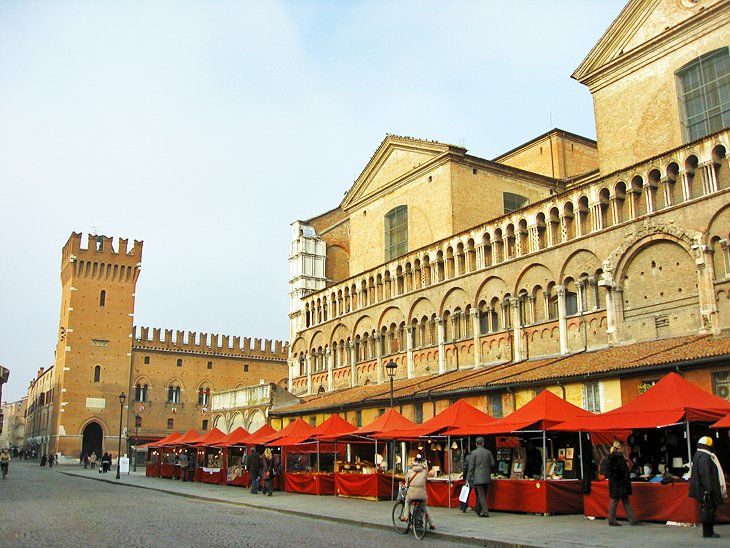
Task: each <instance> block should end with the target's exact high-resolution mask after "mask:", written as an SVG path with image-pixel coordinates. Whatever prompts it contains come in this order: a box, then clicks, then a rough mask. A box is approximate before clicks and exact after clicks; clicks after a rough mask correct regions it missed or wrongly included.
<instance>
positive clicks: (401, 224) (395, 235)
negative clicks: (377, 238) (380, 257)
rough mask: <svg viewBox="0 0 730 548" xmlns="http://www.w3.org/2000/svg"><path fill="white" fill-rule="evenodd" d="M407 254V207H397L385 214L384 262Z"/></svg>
mask: <svg viewBox="0 0 730 548" xmlns="http://www.w3.org/2000/svg"><path fill="white" fill-rule="evenodd" d="M407 252H408V206H404V205H402V206H398V207H395V208H393V209H391V210H390V211H389V212H388V213H386V214H385V260H386V261H390V260H392V259H395V258H397V257H400V256H401V255H405V254H406V253H407Z"/></svg>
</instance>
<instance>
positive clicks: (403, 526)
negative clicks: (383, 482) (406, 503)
mask: <svg viewBox="0 0 730 548" xmlns="http://www.w3.org/2000/svg"><path fill="white" fill-rule="evenodd" d="M402 515H403V501H402V500H400V501H398V502H396V503H395V506H393V529H395V532H396V533H400V534H401V535H405V534H406V533H407V532H408V528H409V527H410V523H408V522H407V521H401V519H400V517H401V516H402Z"/></svg>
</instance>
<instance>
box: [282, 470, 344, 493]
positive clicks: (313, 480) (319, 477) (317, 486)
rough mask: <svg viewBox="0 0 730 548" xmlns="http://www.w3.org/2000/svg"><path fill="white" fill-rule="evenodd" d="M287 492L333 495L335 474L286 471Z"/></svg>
mask: <svg viewBox="0 0 730 548" xmlns="http://www.w3.org/2000/svg"><path fill="white" fill-rule="evenodd" d="M285 485H286V491H287V492H288V493H304V494H308V495H334V494H335V475H334V474H328V473H319V474H314V473H308V472H288V473H287V474H286V476H285Z"/></svg>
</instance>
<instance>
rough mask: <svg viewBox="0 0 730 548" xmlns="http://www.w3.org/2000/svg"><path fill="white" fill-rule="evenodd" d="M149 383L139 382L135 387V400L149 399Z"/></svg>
mask: <svg viewBox="0 0 730 548" xmlns="http://www.w3.org/2000/svg"><path fill="white" fill-rule="evenodd" d="M147 388H148V387H147V385H146V384H145V385H142V384H140V383H137V386H135V387H134V399H135V401H140V402H143V401H147Z"/></svg>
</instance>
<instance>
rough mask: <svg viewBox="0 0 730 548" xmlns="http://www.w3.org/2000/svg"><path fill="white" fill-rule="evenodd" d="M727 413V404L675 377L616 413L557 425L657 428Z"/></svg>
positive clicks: (595, 428)
mask: <svg viewBox="0 0 730 548" xmlns="http://www.w3.org/2000/svg"><path fill="white" fill-rule="evenodd" d="M728 413H730V402H728V401H725V400H723V399H722V398H720V397H718V396H715V395H713V394H710V393H709V392H707V391H705V390H703V389H702V388H700V387H698V386H696V385H694V384H692V383H691V382H689V381H688V380H686V379H684V378H682V377H681V376H680V375H678V374H677V373H669V374H668V375H667V376H666V377H664V378H663V379H662V380H660V381H659V382H658V383H656V384H655V385H654V386H652V387H651V388H649V390H647V391H646V392H644V393H643V394H642V395H641V396H639V397H638V398H636V399H635V400H632V401H630V402H628V403H627V404H625V405H622V406H621V407H619V408H618V409H614V410H613V411H608V412H607V413H603V414H602V415H594V416H592V417H588V418H580V419H579V420H571V421H569V422H566V423H565V424H561V425H560V427H559V429H560V430H586V431H600V430H620V429H624V430H625V429H640V428H659V427H662V426H670V425H673V424H678V423H681V422H685V421H687V422H714V421H717V420H718V419H721V418H722V417H724V416H725V415H727V414H728Z"/></svg>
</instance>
